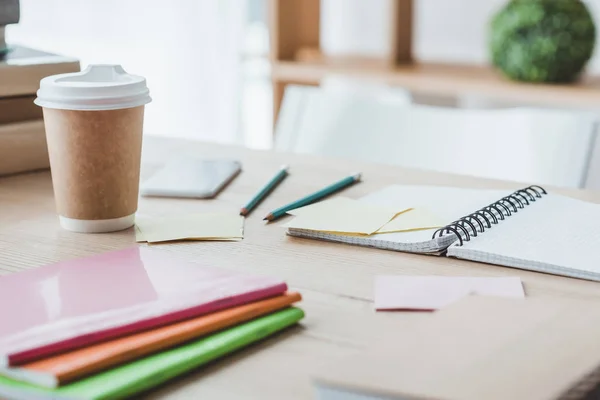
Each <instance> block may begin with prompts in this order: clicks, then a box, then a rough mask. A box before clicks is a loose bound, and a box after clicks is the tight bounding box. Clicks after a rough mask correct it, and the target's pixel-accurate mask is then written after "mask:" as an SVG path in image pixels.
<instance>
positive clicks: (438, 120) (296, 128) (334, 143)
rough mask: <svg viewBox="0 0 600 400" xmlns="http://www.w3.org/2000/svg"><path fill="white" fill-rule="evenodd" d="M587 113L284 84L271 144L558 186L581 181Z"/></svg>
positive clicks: (588, 152)
mask: <svg viewBox="0 0 600 400" xmlns="http://www.w3.org/2000/svg"><path fill="white" fill-rule="evenodd" d="M597 134H598V132H597V121H596V118H595V116H594V115H593V114H591V113H586V112H576V111H560V110H547V109H536V108H512V109H495V110H477V109H457V108H444V107H432V106H419V105H410V104H409V103H408V102H407V101H402V100H401V97H391V96H388V95H385V96H384V97H383V98H382V97H381V95H376V94H372V93H365V92H362V93H361V92H355V93H350V92H348V91H345V92H339V91H330V90H326V89H321V88H316V87H310V86H300V85H289V86H288V87H287V89H286V92H285V97H284V100H283V105H282V108H281V112H280V116H279V120H278V123H277V125H276V130H275V149H276V150H277V151H289V152H294V153H309V154H319V155H324V156H333V157H342V158H349V159H354V160H360V161H368V162H376V163H383V164H393V165H398V166H403V167H413V168H421V169H431V170H437V171H444V172H448V173H458V174H463V175H473V176H479V177H486V178H496V179H504V180H512V181H521V182H526V183H530V184H534V183H536V184H543V185H555V186H561V187H571V188H579V187H585V186H586V183H587V178H588V170H589V168H590V165H591V161H592V156H593V149H594V147H595V144H596V138H597Z"/></svg>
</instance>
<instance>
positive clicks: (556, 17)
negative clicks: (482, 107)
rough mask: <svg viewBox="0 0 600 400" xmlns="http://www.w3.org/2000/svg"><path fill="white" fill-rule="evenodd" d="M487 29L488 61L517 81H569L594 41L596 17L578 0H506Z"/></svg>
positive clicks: (589, 52) (583, 62)
mask: <svg viewBox="0 0 600 400" xmlns="http://www.w3.org/2000/svg"><path fill="white" fill-rule="evenodd" d="M490 28H491V29H490V50H491V59H492V63H493V64H494V66H496V67H497V68H499V69H500V71H502V72H503V73H504V75H506V76H507V77H509V78H510V79H514V80H518V81H526V82H547V83H565V82H573V81H574V80H576V79H577V78H578V77H579V76H580V74H581V72H582V70H583V69H584V67H585V65H586V64H587V62H588V61H589V59H590V58H591V56H592V53H593V51H594V45H595V42H596V26H595V24H594V20H593V18H592V15H591V13H590V11H589V9H588V8H587V6H586V5H585V3H584V2H583V1H581V0H510V1H509V2H508V4H506V6H505V7H504V8H502V9H501V10H500V11H498V13H496V14H495V15H494V17H493V18H492V21H491V26H490Z"/></svg>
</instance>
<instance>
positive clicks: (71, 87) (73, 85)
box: [34, 64, 152, 111]
mask: <svg viewBox="0 0 600 400" xmlns="http://www.w3.org/2000/svg"><path fill="white" fill-rule="evenodd" d="M151 101H152V98H151V97H150V91H149V89H148V87H147V85H146V79H145V78H144V77H142V76H139V75H132V74H128V73H127V72H126V71H125V70H124V69H123V67H122V66H121V65H118V64H91V65H89V66H88V67H87V68H86V69H84V70H83V71H80V72H74V73H67V74H58V75H52V76H48V77H45V78H43V79H42V80H41V81H40V88H39V89H38V91H37V97H36V99H35V100H34V103H35V104H37V105H38V106H41V107H44V108H54V109H61V110H82V111H100V110H117V109H124V108H134V107H139V106H142V105H145V104H148V103H150V102H151Z"/></svg>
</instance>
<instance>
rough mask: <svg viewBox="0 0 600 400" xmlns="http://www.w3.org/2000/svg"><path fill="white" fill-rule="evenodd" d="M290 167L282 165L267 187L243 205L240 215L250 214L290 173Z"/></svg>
mask: <svg viewBox="0 0 600 400" xmlns="http://www.w3.org/2000/svg"><path fill="white" fill-rule="evenodd" d="M288 168H289V167H288V166H287V165H284V166H283V167H281V169H280V170H279V172H278V173H277V174H276V175H275V176H274V177H273V178H272V179H271V180H270V181H269V182H268V183H267V184H266V185H265V187H263V188H262V189H261V190H260V192H258V193H256V195H254V197H253V198H252V199H251V200H250V201H249V202H248V203H246V205H245V206H244V207H242V209H241V210H240V215H243V216H246V215H248V214H250V212H252V210H253V209H254V208H255V207H256V206H257V205H258V204H259V203H260V202H261V201H263V199H264V198H265V197H267V195H268V194H269V193H271V191H272V190H273V189H275V188H276V187H277V185H279V184H280V183H281V181H283V180H284V179H285V177H286V176H287V175H288Z"/></svg>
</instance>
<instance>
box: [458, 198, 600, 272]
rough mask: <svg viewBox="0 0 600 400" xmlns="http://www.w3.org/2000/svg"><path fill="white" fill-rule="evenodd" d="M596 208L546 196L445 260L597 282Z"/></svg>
mask: <svg viewBox="0 0 600 400" xmlns="http://www.w3.org/2000/svg"><path fill="white" fill-rule="evenodd" d="M599 245H600V206H599V205H597V204H593V203H588V202H584V201H580V200H576V199H572V198H569V197H564V196H560V195H547V196H543V197H542V198H541V199H538V200H537V201H536V202H534V203H531V204H530V205H529V206H525V208H524V209H521V210H519V211H518V212H517V213H515V214H513V215H511V216H510V217H507V218H506V219H505V220H504V221H500V222H499V223H498V224H497V225H493V226H492V228H489V230H486V231H485V232H484V233H482V234H480V235H479V236H477V237H475V238H471V240H470V241H468V242H465V243H464V245H463V246H459V245H458V244H454V245H452V246H450V247H449V248H448V255H449V256H454V257H459V258H463V259H469V260H473V261H480V262H486V263H491V264H498V265H504V266H508V267H515V268H521V269H526V270H532V271H539V272H546V273H552V274H557V275H565V276H571V277H576V278H583V279H592V280H598V281H600V252H599V251H598V250H599Z"/></svg>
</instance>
